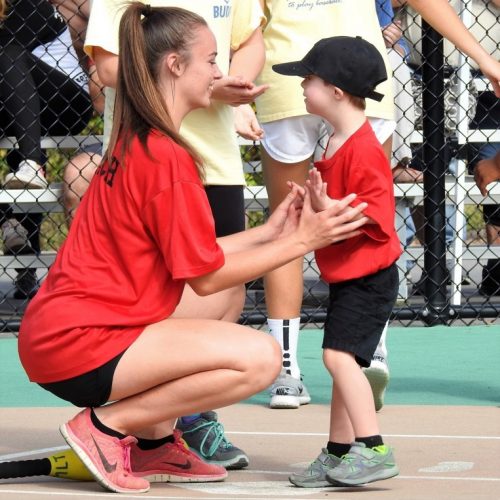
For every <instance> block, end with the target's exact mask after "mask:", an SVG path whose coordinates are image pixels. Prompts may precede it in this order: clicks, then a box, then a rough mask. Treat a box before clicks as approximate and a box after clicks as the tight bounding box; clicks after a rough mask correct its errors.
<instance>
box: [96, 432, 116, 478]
mask: <svg viewBox="0 0 500 500" xmlns="http://www.w3.org/2000/svg"><path fill="white" fill-rule="evenodd" d="M91 437H92V441H94V444H95V447H96V449H97V453H99V457H100V459H101V462H102V465H104V469H105V471H106V472H109V473H111V472H114V471H115V470H116V462H115V463H114V464H110V463H109V462H108V459H107V458H106V456H105V455H104V453H103V452H102V450H101V448H99V445H98V444H97V442H96V440H95V439H94V436H92V435H91Z"/></svg>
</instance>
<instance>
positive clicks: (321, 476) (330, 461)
mask: <svg viewBox="0 0 500 500" xmlns="http://www.w3.org/2000/svg"><path fill="white" fill-rule="evenodd" d="M340 462H341V459H340V458H339V457H336V456H335V455H330V454H329V453H328V450H327V449H326V448H323V449H322V450H321V453H320V454H319V456H318V458H317V459H316V460H314V462H312V463H311V464H310V465H309V467H307V469H305V470H304V471H303V472H294V473H293V474H292V475H291V476H290V477H289V478H288V480H289V481H290V482H291V483H292V484H294V485H295V486H299V487H300V488H322V487H325V486H331V484H330V483H329V482H328V481H327V480H326V473H327V472H328V471H329V470H331V469H333V468H334V467H336V466H337V465H339V464H340Z"/></svg>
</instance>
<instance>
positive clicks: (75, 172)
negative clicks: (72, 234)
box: [63, 153, 102, 226]
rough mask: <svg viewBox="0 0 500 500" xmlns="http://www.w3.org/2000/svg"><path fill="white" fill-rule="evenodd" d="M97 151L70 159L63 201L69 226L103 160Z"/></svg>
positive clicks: (66, 169)
mask: <svg viewBox="0 0 500 500" xmlns="http://www.w3.org/2000/svg"><path fill="white" fill-rule="evenodd" d="M101 159H102V157H101V156H100V155H98V154H97V153H80V154H78V155H76V156H75V157H74V158H72V159H71V160H69V162H68V163H67V164H66V167H65V168H64V174H63V180H64V182H63V203H64V211H65V214H66V220H67V222H68V226H69V225H71V223H72V222H73V219H74V217H75V213H76V210H77V208H78V206H79V205H80V201H81V199H82V196H83V195H84V194H85V191H87V188H88V187H89V184H90V181H91V180H92V177H93V176H94V173H95V171H96V169H97V167H98V166H99V163H100V162H101Z"/></svg>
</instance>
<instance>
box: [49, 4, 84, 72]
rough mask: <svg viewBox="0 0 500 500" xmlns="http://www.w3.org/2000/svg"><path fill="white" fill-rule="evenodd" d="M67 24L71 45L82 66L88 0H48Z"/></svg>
mask: <svg viewBox="0 0 500 500" xmlns="http://www.w3.org/2000/svg"><path fill="white" fill-rule="evenodd" d="M50 2H51V3H52V5H54V7H55V8H56V9H57V11H58V12H59V14H61V16H62V17H64V19H65V21H66V24H67V25H68V26H69V30H70V32H71V38H72V40H73V46H74V47H75V50H76V53H77V55H78V59H79V60H80V64H82V66H83V65H84V63H85V59H86V58H85V53H84V51H83V44H84V40H85V33H86V30H87V23H88V20H89V15H90V0H50Z"/></svg>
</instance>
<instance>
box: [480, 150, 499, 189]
mask: <svg viewBox="0 0 500 500" xmlns="http://www.w3.org/2000/svg"><path fill="white" fill-rule="evenodd" d="M474 180H475V181H476V184H477V187H478V188H479V191H481V194H482V195H483V196H486V195H487V194H488V190H487V189H486V188H487V186H488V184H490V183H491V182H494V181H500V151H499V152H498V153H497V154H496V156H494V157H493V158H488V159H486V160H481V161H479V162H478V163H477V165H476V167H475V168H474Z"/></svg>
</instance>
